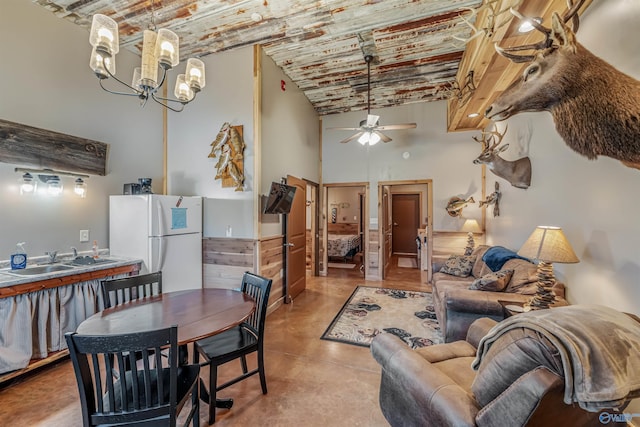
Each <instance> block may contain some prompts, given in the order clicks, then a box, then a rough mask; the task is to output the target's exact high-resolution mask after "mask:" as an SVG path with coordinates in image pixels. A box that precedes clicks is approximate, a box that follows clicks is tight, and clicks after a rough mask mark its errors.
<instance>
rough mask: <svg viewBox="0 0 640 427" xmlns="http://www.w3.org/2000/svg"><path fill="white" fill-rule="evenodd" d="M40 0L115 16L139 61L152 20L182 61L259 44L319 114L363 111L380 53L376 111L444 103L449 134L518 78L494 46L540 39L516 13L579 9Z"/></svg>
mask: <svg viewBox="0 0 640 427" xmlns="http://www.w3.org/2000/svg"><path fill="white" fill-rule="evenodd" d="M33 1H34V2H35V3H37V4H39V5H41V6H43V7H45V8H47V9H49V10H50V11H52V12H53V13H55V14H56V15H57V16H58V17H60V18H63V19H68V20H70V21H72V22H74V23H76V24H78V25H80V26H82V27H85V28H87V31H88V29H89V28H90V26H91V19H92V16H93V15H94V14H96V13H102V14H105V15H108V16H110V17H111V18H113V19H114V20H115V21H116V22H118V25H119V30H120V45H121V48H126V49H129V50H131V51H134V52H136V53H139V52H140V50H141V46H142V31H143V30H144V29H146V28H149V27H150V26H151V22H152V18H153V21H154V22H155V24H156V26H157V28H158V29H159V28H169V29H171V30H173V31H174V32H175V33H176V34H178V36H179V37H180V56H181V59H184V58H187V57H191V56H200V57H202V56H205V55H208V54H211V53H215V52H222V51H226V50H231V49H236V48H240V47H243V46H251V45H254V44H260V45H262V46H263V48H264V51H265V53H266V54H267V55H269V56H270V57H271V58H272V59H273V60H274V61H275V63H276V64H277V65H278V66H280V67H281V68H282V69H283V70H284V72H285V73H286V74H287V76H289V78H291V80H293V81H294V82H295V83H296V85H297V86H298V87H299V88H300V89H301V90H302V91H303V92H304V94H305V95H306V96H307V98H308V99H309V101H310V102H311V104H312V105H313V107H314V108H315V110H316V111H317V112H318V114H320V115H327V114H334V113H341V112H347V111H358V110H366V108H367V90H366V89H367V66H366V62H365V60H364V56H365V55H372V56H373V58H374V61H373V63H372V67H371V86H372V88H371V108H374V109H375V108H382V107H389V106H397V105H403V104H408V103H415V102H423V101H432V100H438V99H445V98H447V99H449V103H448V106H449V111H448V118H447V120H448V123H447V127H448V129H449V130H469V129H481V128H483V127H484V126H486V125H487V120H486V119H484V118H483V116H482V114H481V113H482V112H483V111H484V109H485V108H486V106H487V105H488V103H490V102H491V100H492V99H493V98H494V97H495V96H496V95H497V94H498V93H500V91H502V90H504V88H505V87H506V85H507V84H508V83H509V82H511V81H512V80H513V79H514V78H515V76H516V75H517V74H518V73H519V72H520V70H521V69H522V65H521V64H513V63H510V62H509V61H508V60H506V59H505V58H502V57H500V56H499V55H496V54H495V49H494V46H493V44H494V43H498V44H501V45H503V46H513V45H518V44H523V43H531V42H532V41H535V38H536V37H538V38H539V37H540V33H539V32H536V31H534V32H531V33H529V34H527V35H523V34H520V33H519V32H518V30H517V27H518V25H519V20H518V19H513V16H512V15H511V14H510V13H509V7H510V6H516V7H517V8H518V10H519V11H520V12H522V13H523V14H525V15H526V16H531V17H534V16H535V17H542V18H543V24H546V23H548V22H550V17H551V14H552V12H553V11H559V12H561V13H562V12H563V11H564V10H565V8H566V5H567V1H570V2H573V1H575V0H195V1H187V0H155V1H154V0H133V1H131V0H33ZM590 2H591V0H586V2H585V4H584V7H583V8H582V9H581V11H583V10H584V9H585V8H586V7H587V6H588V5H589V3H590ZM472 10H473V11H474V12H477V13H473V14H472ZM463 18H466V19H467V20H469V22H470V23H473V24H474V25H475V26H476V27H477V28H478V29H479V31H478V33H475V32H474V31H473V30H471V27H470V25H468V24H467V23H465V22H464V20H463ZM473 34H477V35H479V36H480V37H473V38H472V37H471V36H472V35H473ZM460 38H462V39H469V38H472V39H471V40H470V42H469V43H467V44H465V43H463V42H460V41H459V40H458V39H460ZM470 72H472V73H471V75H472V78H471V79H470V78H469V77H470ZM124 78H125V80H128V79H129V76H126V77H124ZM467 83H468V84H467ZM465 86H466V87H465ZM456 87H457V88H458V89H460V90H458V91H456V90H455V88H456ZM470 88H477V90H469V89H470ZM452 89H453V90H452ZM470 113H480V115H479V116H477V117H473V118H472V117H469V114H470Z"/></svg>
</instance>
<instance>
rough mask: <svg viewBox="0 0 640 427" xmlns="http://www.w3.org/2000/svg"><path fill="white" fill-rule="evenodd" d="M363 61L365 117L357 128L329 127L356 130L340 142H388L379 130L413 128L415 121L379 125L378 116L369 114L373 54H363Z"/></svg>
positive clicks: (364, 143) (389, 139)
mask: <svg viewBox="0 0 640 427" xmlns="http://www.w3.org/2000/svg"><path fill="white" fill-rule="evenodd" d="M364 60H365V62H366V63H367V119H366V120H362V121H361V122H360V127H357V128H345V127H334V128H329V129H333V130H357V131H358V132H357V133H356V134H355V135H352V136H350V137H348V138H345V139H343V140H342V141H340V142H341V143H342V144H345V143H347V142H350V141H353V140H358V142H359V143H360V144H362V145H367V144H368V145H375V144H377V143H378V142H380V141H382V142H389V141H391V138H389V137H388V136H387V135H385V134H383V133H382V132H380V131H381V130H398V129H413V128H415V127H416V124H415V123H403V124H397V125H386V126H380V125H379V122H378V120H379V119H380V116H375V115H372V114H371V61H373V56H371V55H365V57H364Z"/></svg>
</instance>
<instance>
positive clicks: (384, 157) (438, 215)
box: [322, 101, 482, 231]
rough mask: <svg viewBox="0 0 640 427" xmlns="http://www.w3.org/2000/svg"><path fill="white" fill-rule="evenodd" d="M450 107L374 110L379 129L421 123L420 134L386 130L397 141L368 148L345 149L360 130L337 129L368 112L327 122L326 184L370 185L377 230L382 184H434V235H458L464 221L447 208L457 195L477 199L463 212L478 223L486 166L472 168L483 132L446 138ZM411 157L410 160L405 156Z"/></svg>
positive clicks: (443, 104)
mask: <svg viewBox="0 0 640 427" xmlns="http://www.w3.org/2000/svg"><path fill="white" fill-rule="evenodd" d="M446 112H447V104H446V102H444V101H437V102H427V103H420V104H411V105H404V106H401V107H390V108H384V109H379V110H372V111H371V113H372V114H376V115H379V116H380V124H381V125H385V124H395V123H411V122H415V123H417V128H416V129H407V130H396V131H386V132H385V134H386V135H387V136H389V137H390V138H392V139H393V140H392V141H391V142H389V143H386V144H384V143H382V142H379V143H378V144H376V145H374V146H373V147H368V146H366V147H363V146H362V145H360V144H359V143H358V142H357V141H352V142H349V143H347V144H340V143H339V141H341V140H342V139H344V138H347V137H349V136H350V135H352V133H354V132H355V131H353V132H352V131H342V130H332V129H330V128H332V127H352V126H357V125H358V123H359V122H360V121H361V120H363V119H364V118H365V117H366V115H367V113H366V112H365V111H360V112H352V113H344V114H335V115H330V116H324V117H323V118H322V127H323V131H322V137H323V142H322V158H323V163H322V178H323V182H324V183H344V182H363V181H364V182H370V192H369V194H370V198H369V199H370V200H369V211H370V221H371V227H372V228H378V218H377V215H378V189H377V186H378V182H379V181H400V180H409V179H433V205H434V207H433V216H434V221H433V226H434V229H435V230H453V231H455V230H459V229H460V227H462V223H463V222H464V220H459V219H457V218H452V217H450V216H449V215H448V214H447V212H446V210H445V207H446V205H447V202H448V201H449V199H450V198H451V197H453V196H457V197H463V198H465V199H466V198H468V197H469V196H473V197H474V199H475V200H476V203H475V204H470V205H468V207H466V208H465V209H464V211H463V214H464V216H465V217H468V218H479V217H480V215H481V214H480V210H479V208H478V203H477V201H478V200H480V198H481V196H482V189H481V184H482V181H481V167H480V166H476V165H473V163H472V162H473V159H475V158H476V157H477V156H478V154H480V150H479V146H478V144H477V143H476V142H474V141H473V140H472V139H471V138H472V136H478V135H479V133H478V132H457V133H447V129H446V123H447V119H446ZM405 152H406V153H408V154H409V157H408V158H407V159H405V158H404V157H403V153H405ZM421 220H424V218H421Z"/></svg>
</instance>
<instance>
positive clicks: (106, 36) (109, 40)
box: [89, 13, 120, 56]
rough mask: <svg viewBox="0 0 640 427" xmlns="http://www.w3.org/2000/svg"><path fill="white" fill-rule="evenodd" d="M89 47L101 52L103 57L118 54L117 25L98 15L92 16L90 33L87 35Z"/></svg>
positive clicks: (104, 16) (106, 17) (109, 19)
mask: <svg viewBox="0 0 640 427" xmlns="http://www.w3.org/2000/svg"><path fill="white" fill-rule="evenodd" d="M89 43H90V44H91V46H93V47H95V48H97V49H98V51H101V52H103V54H104V55H105V56H113V55H115V54H116V53H118V50H119V49H120V44H119V43H118V24H117V23H116V21H114V20H113V19H111V18H109V17H108V16H106V15H101V14H99V13H97V14H95V15H93V20H92V21H91V32H90V33H89Z"/></svg>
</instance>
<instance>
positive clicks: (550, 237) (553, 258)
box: [518, 226, 580, 264]
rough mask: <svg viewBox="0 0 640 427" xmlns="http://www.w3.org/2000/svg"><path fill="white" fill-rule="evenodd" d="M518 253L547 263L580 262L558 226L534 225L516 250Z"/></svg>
mask: <svg viewBox="0 0 640 427" xmlns="http://www.w3.org/2000/svg"><path fill="white" fill-rule="evenodd" d="M518 255H520V256H523V257H527V258H532V259H537V260H538V261H544V262H547V263H553V262H558V263H563V264H570V263H576V262H580V260H579V259H578V257H577V256H576V254H575V252H574V251H573V248H572V247H571V245H570V244H569V241H568V240H567V238H566V237H565V235H564V233H563V232H562V228H560V227H548V226H538V227H536V229H535V230H533V233H531V236H529V238H528V239H527V241H526V242H524V245H522V247H521V248H520V250H519V251H518Z"/></svg>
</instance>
